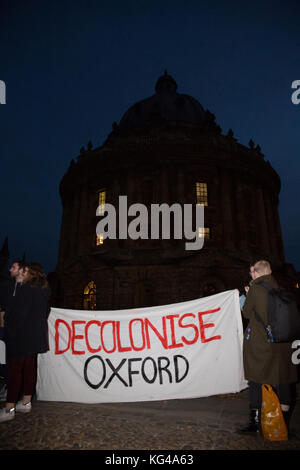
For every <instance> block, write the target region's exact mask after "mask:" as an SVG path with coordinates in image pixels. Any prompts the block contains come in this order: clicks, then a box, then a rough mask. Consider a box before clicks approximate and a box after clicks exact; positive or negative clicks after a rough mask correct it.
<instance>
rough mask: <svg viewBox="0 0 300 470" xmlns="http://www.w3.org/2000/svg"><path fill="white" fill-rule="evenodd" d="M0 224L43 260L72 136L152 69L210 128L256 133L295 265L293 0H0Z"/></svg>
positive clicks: (51, 252)
mask: <svg viewBox="0 0 300 470" xmlns="http://www.w3.org/2000/svg"><path fill="white" fill-rule="evenodd" d="M0 9H1V11H0V53H1V55H0V57H1V62H0V80H3V81H5V83H6V105H0V130H1V131H0V132H1V134H0V135H1V138H0V156H1V185H0V201H1V225H0V247H1V245H2V243H3V241H4V238H5V236H8V237H9V248H10V252H11V255H12V256H13V257H20V256H22V255H23V252H24V251H26V257H27V259H29V260H36V261H40V262H41V263H42V264H43V265H44V267H45V269H46V271H47V272H49V271H51V270H54V269H55V266H56V262H57V254H58V241H59V232H60V219H61V203H60V198H59V193H58V186H59V182H60V180H61V178H62V176H63V174H64V173H65V172H66V170H67V168H68V166H69V163H70V161H71V159H72V158H74V159H75V158H76V157H77V155H78V154H79V150H80V147H82V146H86V144H87V142H88V141H89V140H91V141H92V142H93V145H94V147H96V146H99V145H102V143H103V142H104V140H105V138H106V136H107V135H108V133H109V132H110V131H111V128H112V123H113V121H117V122H119V121H120V119H121V117H122V115H123V114H124V113H125V111H126V110H127V109H128V107H129V106H130V105H132V104H133V103H135V102H136V101H138V100H140V99H143V98H146V97H148V96H150V95H152V94H153V93H154V85H155V83H156V80H157V78H158V77H159V76H160V75H162V74H163V72H164V70H165V69H167V70H168V72H169V73H170V74H171V75H172V76H173V77H174V78H175V80H176V81H177V84H178V92H179V93H186V94H188V95H191V96H194V97H195V98H196V99H197V100H198V101H199V102H200V103H201V104H202V106H203V107H204V108H208V109H209V110H210V111H211V112H213V113H214V114H215V115H216V121H217V123H218V124H219V125H220V126H221V128H222V131H223V132H224V133H227V131H228V129H229V128H232V129H233V131H234V135H235V137H236V138H238V140H239V142H240V143H242V144H244V145H248V142H249V140H250V138H252V139H253V140H254V142H255V144H259V145H260V146H261V148H262V152H263V153H264V154H265V159H266V160H269V161H270V163H271V164H272V166H273V167H274V168H275V170H276V171H277V172H278V173H279V175H280V177H281V181H282V190H281V193H280V216H281V224H282V230H283V239H284V246H285V253H286V260H287V262H290V263H293V264H294V265H295V267H296V269H297V270H298V271H299V270H300V248H299V241H300V208H299V187H300V176H299V174H300V171H299V170H300V158H299V157H300V151H299V143H300V126H299V123H300V104H299V105H294V104H293V103H292V101H291V95H292V92H293V90H292V88H291V84H292V82H293V81H294V80H300V3H299V2H297V1H293V0H290V1H288V2H284V1H278V0H273V1H264V0H261V1H252V2H246V1H234V2H233V1H232V2H230V1H226V2H225V1H203V2H202V1H192V0H180V1H176V0H172V1H168V0H160V1H156V0H153V1H152V0H138V1H133V0H132V1H130V0H126V1H111V2H109V1H102V0H98V1H95V0H94V1H93V0H85V1H79V0H73V1H71V0H61V1H53V0H52V1H43V0H41V1H38V0H35V1H34V0H26V1H25V0H23V1H20V0H0Z"/></svg>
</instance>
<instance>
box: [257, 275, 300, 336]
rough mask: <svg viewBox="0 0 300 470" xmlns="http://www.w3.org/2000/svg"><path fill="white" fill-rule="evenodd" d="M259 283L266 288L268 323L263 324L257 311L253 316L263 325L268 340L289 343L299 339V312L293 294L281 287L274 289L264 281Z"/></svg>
mask: <svg viewBox="0 0 300 470" xmlns="http://www.w3.org/2000/svg"><path fill="white" fill-rule="evenodd" d="M259 285H260V286H262V287H264V288H265V289H268V324H267V325H265V324H264V322H263V321H262V319H261V317H260V316H259V314H258V313H257V312H255V316H256V319H257V320H258V321H259V322H260V323H261V324H262V325H263V326H264V329H265V331H266V334H267V337H268V341H269V342H272V343H291V342H292V341H294V340H296V339H300V314H299V312H298V306H297V302H296V297H295V295H294V294H292V293H291V292H288V291H286V290H285V289H282V288H281V287H279V288H278V289H275V288H274V287H271V286H269V284H267V283H265V282H262V283H260V284H259Z"/></svg>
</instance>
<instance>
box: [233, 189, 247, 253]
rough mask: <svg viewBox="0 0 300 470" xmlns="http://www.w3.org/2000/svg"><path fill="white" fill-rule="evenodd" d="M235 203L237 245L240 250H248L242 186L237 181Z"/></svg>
mask: <svg viewBox="0 0 300 470" xmlns="http://www.w3.org/2000/svg"><path fill="white" fill-rule="evenodd" d="M235 203H236V222H237V233H238V246H239V248H240V249H241V250H242V251H249V249H248V242H247V220H246V217H245V206H244V198H243V188H242V185H241V183H240V182H239V181H238V182H237V184H236V194H235Z"/></svg>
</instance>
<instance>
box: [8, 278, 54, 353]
mask: <svg viewBox="0 0 300 470" xmlns="http://www.w3.org/2000/svg"><path fill="white" fill-rule="evenodd" d="M49 298H50V289H48V288H46V289H42V288H41V287H36V286H32V285H31V283H30V282H27V283H25V284H18V285H17V286H16V289H15V286H14V284H10V285H9V289H8V290H7V292H6V295H5V300H4V310H5V317H4V340H5V345H6V357H7V362H8V361H9V360H11V359H18V358H22V357H26V356H28V355H30V354H36V353H44V352H46V351H48V350H49V345H48V325H47V318H48V315H49V305H48V304H49Z"/></svg>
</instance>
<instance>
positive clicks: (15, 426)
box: [0, 391, 300, 451]
mask: <svg viewBox="0 0 300 470" xmlns="http://www.w3.org/2000/svg"><path fill="white" fill-rule="evenodd" d="M3 406H4V402H3ZM247 419H248V400H247V392H246V391H244V392H241V393H239V394H235V395H225V396H216V397H208V398H197V399H190V400H168V401H157V402H138V403H111V404H92V405H86V404H78V403H65V402H42V401H36V400H35V401H33V407H32V412H31V413H29V414H21V413H19V414H16V418H15V419H14V420H13V421H10V422H6V423H0V449H1V450H41V449H43V450H47V449H48V450H119V451H122V450H177V451H184V450H191V451H192V450H202V449H205V450H299V449H300V403H299V399H298V403H297V406H296V409H295V411H294V414H293V417H292V422H291V429H292V433H293V435H292V436H291V438H290V440H289V441H286V442H270V441H267V440H265V439H263V438H262V437H261V436H257V437H256V436H255V437H252V436H247V437H246V436H240V435H238V434H237V433H236V432H235V430H236V427H237V426H239V425H243V424H245V423H247Z"/></svg>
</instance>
